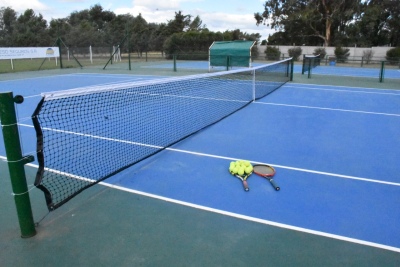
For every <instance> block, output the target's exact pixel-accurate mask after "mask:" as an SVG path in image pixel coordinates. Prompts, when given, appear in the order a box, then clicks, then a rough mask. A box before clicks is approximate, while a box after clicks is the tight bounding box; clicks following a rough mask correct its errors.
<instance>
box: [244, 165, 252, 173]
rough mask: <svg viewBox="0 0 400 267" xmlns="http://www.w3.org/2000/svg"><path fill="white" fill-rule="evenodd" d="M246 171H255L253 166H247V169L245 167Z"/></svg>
mask: <svg viewBox="0 0 400 267" xmlns="http://www.w3.org/2000/svg"><path fill="white" fill-rule="evenodd" d="M244 171H245V172H246V173H247V174H249V173H251V172H252V171H253V166H251V165H250V166H247V167H246V168H245V169H244Z"/></svg>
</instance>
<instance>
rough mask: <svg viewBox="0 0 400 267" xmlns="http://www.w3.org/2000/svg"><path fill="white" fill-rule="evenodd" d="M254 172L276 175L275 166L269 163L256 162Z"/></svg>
mask: <svg viewBox="0 0 400 267" xmlns="http://www.w3.org/2000/svg"><path fill="white" fill-rule="evenodd" d="M253 172H254V173H255V174H258V175H260V176H263V177H272V176H274V175H275V172H276V171H275V169H274V167H272V166H270V165H267V164H255V165H253Z"/></svg>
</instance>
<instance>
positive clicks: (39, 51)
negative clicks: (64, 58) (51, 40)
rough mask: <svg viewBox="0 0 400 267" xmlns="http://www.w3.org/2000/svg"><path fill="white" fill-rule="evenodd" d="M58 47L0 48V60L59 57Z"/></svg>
mask: <svg viewBox="0 0 400 267" xmlns="http://www.w3.org/2000/svg"><path fill="white" fill-rule="evenodd" d="M59 56H60V51H59V50H58V47H0V59H17V58H50V57H59Z"/></svg>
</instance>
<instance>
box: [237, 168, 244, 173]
mask: <svg viewBox="0 0 400 267" xmlns="http://www.w3.org/2000/svg"><path fill="white" fill-rule="evenodd" d="M237 174H239V175H243V174H244V168H243V167H240V168H239V170H238V172H237Z"/></svg>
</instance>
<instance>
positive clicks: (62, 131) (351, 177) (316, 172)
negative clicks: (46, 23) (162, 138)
mask: <svg viewBox="0 0 400 267" xmlns="http://www.w3.org/2000/svg"><path fill="white" fill-rule="evenodd" d="M18 125H20V126H25V127H30V128H33V126H32V125H28V124H18ZM44 129H45V130H48V131H55V132H61V133H66V134H73V135H80V136H85V137H91V138H97V139H102V140H107V141H114V142H121V143H128V144H131V145H138V146H145V147H151V148H155V149H163V147H161V146H155V145H151V144H143V143H137V142H133V141H126V140H119V139H115V138H109V137H103V136H97V135H91V134H83V133H76V132H71V131H64V130H57V129H51V128H44ZM165 150H169V151H174V152H180V153H185V154H192V155H196V156H205V157H210V158H218V159H225V160H230V161H236V160H239V159H237V158H231V157H225V156H218V155H213V154H207V153H200V152H193V151H188V150H183V149H177V148H173V147H167V148H165ZM248 160H249V161H251V162H252V163H254V164H268V165H272V166H274V167H277V168H282V169H288V170H294V171H301V172H307V173H314V174H321V175H326V176H333V177H338V178H346V179H353V180H358V181H364V182H371V183H379V184H387V185H394V186H400V183H395V182H388V181H381V180H375V179H370V178H363V177H356V176H349V175H343V174H337V173H329V172H320V171H315V170H308V169H302V168H295V167H290V166H284V165H277V164H273V163H265V162H256V161H252V160H251V159H248Z"/></svg>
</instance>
